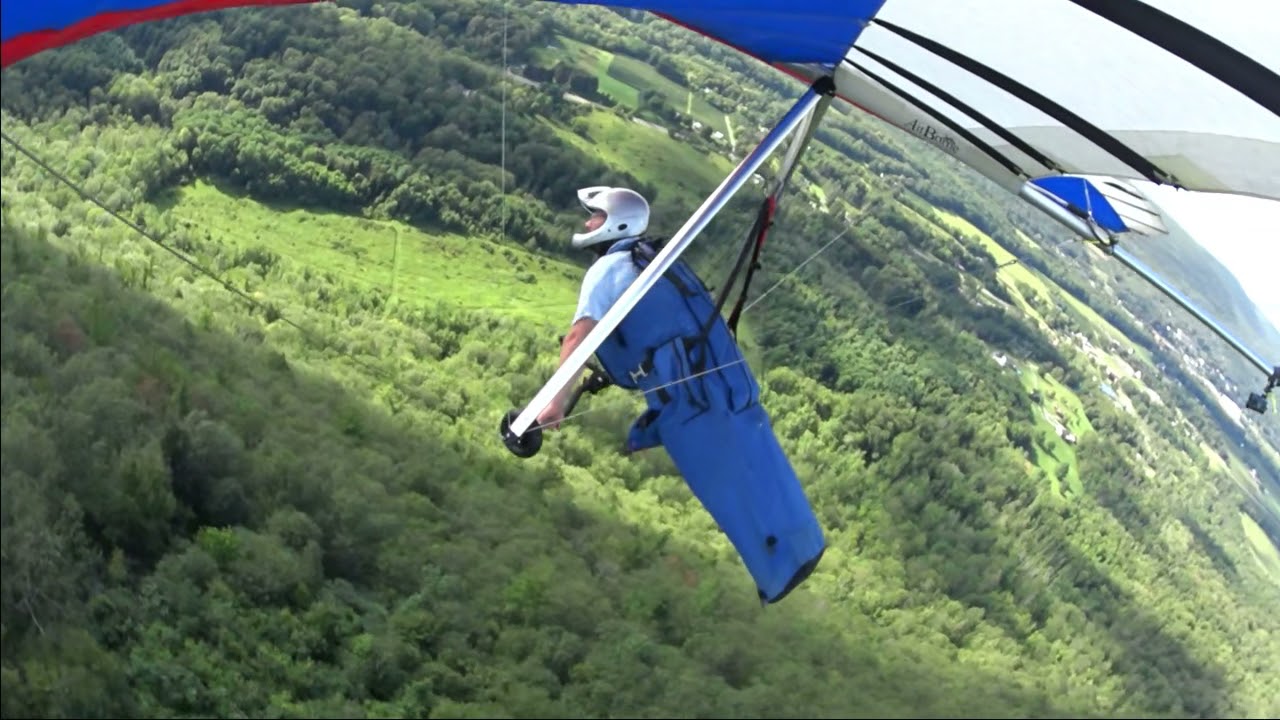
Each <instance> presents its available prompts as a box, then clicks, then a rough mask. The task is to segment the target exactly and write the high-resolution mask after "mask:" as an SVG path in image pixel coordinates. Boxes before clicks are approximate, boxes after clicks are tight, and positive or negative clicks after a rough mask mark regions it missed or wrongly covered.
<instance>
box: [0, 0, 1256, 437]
mask: <svg viewBox="0 0 1280 720" xmlns="http://www.w3.org/2000/svg"><path fill="white" fill-rule="evenodd" d="M309 1H311V0H258V1H257V2H253V1H248V0H177V1H170V2H155V1H154V0H39V1H35V0H32V1H28V2H19V1H16V0H11V1H10V2H6V3H4V4H3V5H2V6H0V12H2V17H0V36H2V38H3V52H2V59H0V61H2V65H3V66H4V67H8V66H9V65H10V64H12V63H14V62H17V61H19V60H21V59H23V58H25V57H28V56H30V55H33V54H35V53H38V52H41V51H43V50H47V49H50V48H54V47H58V46H61V45H66V44H68V43H71V42H74V41H77V40H79V39H82V38H84V37H87V36H89V35H93V34H95V33H99V32H104V31H108V30H114V29H117V28H120V27H123V26H125V25H129V24H132V23H137V22H143V21H147V20H157V19H161V18H167V17H174V16H178V15H184V14H189V13H194V12H201V11H207V10H217V9H224V8H229V7H236V6H253V5H283V4H290V3H301V2H309ZM550 1H563V2H565V4H591V5H603V6H612V7H618V8H631V9H636V10H644V11H648V12H651V13H654V14H655V15H657V16H659V17H662V18H664V19H666V20H668V21H671V22H673V23H677V24H679V25H682V26H684V27H687V28H690V29H692V30H694V31H696V32H698V33H701V34H703V35H705V36H707V37H708V38H711V39H713V40H716V41H718V42H720V43H723V44H724V45H726V46H729V47H732V48H734V49H736V50H738V51H740V52H742V53H744V54H747V55H750V56H752V57H754V58H756V59H758V60H759V61H761V62H763V63H766V64H768V65H770V66H773V67H775V68H778V69H779V70H782V71H784V72H786V73H788V74H790V75H791V76H793V77H795V78H797V79H798V80H801V81H803V82H807V83H809V85H810V87H809V89H808V91H807V92H806V93H805V94H804V96H803V97H802V98H801V99H800V100H799V101H798V102H797V104H796V105H795V107H793V108H792V110H791V111H789V112H788V114H787V115H786V116H785V117H784V118H783V119H782V120H781V121H780V122H779V124H778V125H777V126H775V127H774V129H773V131H772V132H771V133H770V134H769V135H768V136H766V138H765V139H764V140H763V141H761V143H760V145H759V146H758V147H757V148H756V149H755V151H754V152H753V153H752V154H750V155H748V156H747V158H745V159H744V160H743V161H742V163H741V164H740V165H739V166H738V168H736V169H735V170H734V172H733V173H732V174H731V175H730V176H729V177H727V178H726V179H725V182H724V183H723V184H722V185H721V186H720V187H719V188H717V189H716V191H715V192H714V193H713V194H712V195H711V196H710V197H709V198H708V199H707V201H706V203H704V204H703V206H702V207H700V208H699V209H698V211H697V212H696V213H695V214H694V216H693V217H691V218H690V219H689V222H687V223H686V224H685V225H684V227H682V228H681V229H680V231H679V232H678V233H677V235H676V236H674V237H673V238H672V240H671V242H670V243H669V244H668V245H667V247H666V248H665V249H664V251H663V254H662V255H660V256H659V258H658V259H656V260H655V262H654V264H653V265H652V266H650V269H653V270H654V271H655V274H654V275H650V276H648V277H646V276H643V275H642V276H641V278H639V279H638V280H637V281H636V283H635V285H634V286H633V287H632V288H631V289H630V290H629V291H628V293H627V294H626V295H624V296H623V298H622V300H621V301H620V302H619V303H618V305H617V306H616V307H615V310H616V313H615V312H611V313H609V314H607V315H606V317H605V319H604V320H603V321H602V322H601V323H600V326H599V327H597V328H596V332H594V333H592V335H590V336H588V338H587V339H586V340H585V341H584V342H583V343H582V345H580V346H579V350H580V351H582V352H579V353H576V354H575V355H574V356H573V357H571V358H570V362H568V363H566V364H565V366H563V367H562V368H561V370H562V371H564V372H557V373H556V375H555V376H553V377H552V379H551V380H550V381H548V383H547V385H546V386H545V387H544V388H543V389H542V391H540V392H539V393H538V395H536V396H535V398H534V402H532V403H531V404H530V405H529V406H528V407H526V408H525V410H524V411H523V412H522V413H521V414H520V416H519V417H518V418H517V419H516V420H515V421H514V422H512V423H510V426H509V427H505V426H504V427H505V431H506V432H509V433H512V434H513V436H514V437H517V438H518V437H519V436H521V435H523V434H524V432H525V431H526V430H527V429H528V427H529V426H530V424H531V423H532V420H533V418H534V417H535V416H536V415H537V412H538V411H539V410H540V409H541V408H542V406H544V405H545V404H546V402H547V401H548V400H549V399H550V398H551V397H552V396H554V394H555V393H556V392H558V391H559V390H560V389H561V388H562V387H564V386H565V385H567V384H568V383H569V382H570V380H571V378H572V376H573V375H574V374H575V373H576V372H577V370H579V369H580V368H581V367H582V366H583V365H584V364H585V363H586V361H587V359H588V358H589V357H590V355H591V353H592V352H594V351H595V349H596V348H598V347H599V346H600V344H601V342H602V341H603V340H604V338H605V336H606V335H607V334H608V332H610V331H611V330H612V329H613V328H614V327H616V325H617V324H618V322H619V321H620V320H621V318H622V317H623V316H624V315H625V313H627V312H629V311H630V309H631V308H632V307H634V305H635V303H636V300H637V299H638V298H639V296H641V295H643V294H644V292H646V291H647V289H648V287H650V286H651V285H652V282H653V280H654V278H655V277H656V274H660V273H661V272H663V271H665V269H666V268H667V267H669V266H670V265H671V264H672V263H674V262H675V260H676V259H677V257H678V255H679V254H680V253H681V252H683V251H684V249H685V247H686V246H687V244H688V242H689V241H690V240H692V238H693V237H694V236H696V235H697V234H698V233H699V232H700V231H701V230H702V228H703V227H704V226H705V225H706V224H707V222H709V221H710V219H711V217H713V216H714V215H715V214H716V213H717V212H718V211H719V210H720V208H721V207H723V205H724V204H725V203H726V202H727V201H728V199H729V198H730V197H731V196H732V195H733V194H734V193H736V192H737V190H738V189H739V188H741V186H742V185H743V184H744V183H745V181H746V179H747V178H749V177H750V175H751V173H753V172H754V171H755V170H756V169H758V168H759V167H760V166H761V165H762V164H763V162H764V161H765V160H766V159H767V157H768V155H769V154H770V153H772V152H773V151H774V150H776V149H777V148H778V147H779V146H780V145H781V143H782V141H783V140H785V139H786V137H787V136H788V135H789V134H790V133H792V132H793V131H795V130H796V129H797V128H803V131H802V133H801V134H802V135H804V137H803V138H801V139H800V140H799V141H798V142H797V143H796V144H794V145H793V149H792V151H791V152H790V153H789V154H790V155H791V156H792V157H790V158H789V160H788V166H790V165H791V164H792V162H791V161H793V160H794V159H795V157H798V155H799V154H800V151H803V148H804V145H805V144H807V142H808V139H809V136H810V135H811V128H810V121H815V122H816V121H818V120H820V115H821V112H822V111H823V110H825V108H826V107H827V104H828V103H829V102H830V100H831V99H832V98H839V99H842V100H844V101H847V102H849V103H851V104H852V105H854V106H856V107H858V108H861V109H862V110H864V111H866V112H868V113H870V114H872V115H874V116H876V117H878V118H880V119H881V120H883V121H885V122H888V123H890V124H892V125H894V126H896V127H898V128H901V129H903V130H905V131H907V132H909V133H912V134H914V135H916V136H917V137H920V138H921V139H923V140H925V141H926V142H929V143H931V144H932V145H934V146H935V147H937V148H938V149H940V150H941V151H943V152H945V153H947V154H949V155H952V156H953V157H955V158H957V159H958V160H960V161H961V162H963V163H965V164H966V165H968V166H970V167H972V168H974V169H975V170H977V171H978V172H980V173H982V174H983V175H985V176H986V177H988V178H990V179H991V180H993V181H994V182H995V183H997V184H998V185H1000V186H1001V187H1004V188H1005V189H1007V190H1008V191H1009V192H1011V193H1013V194H1016V195H1018V196H1020V197H1022V198H1023V199H1025V200H1026V201H1027V202H1029V203H1031V204H1032V205H1034V206H1036V207H1037V208H1039V209H1040V210H1042V211H1044V212H1045V213H1047V214H1048V215H1049V216H1051V217H1053V218H1054V219H1055V220H1058V221H1059V222H1060V223H1062V224H1064V225H1065V226H1066V227H1068V228H1070V229H1071V230H1073V231H1074V232H1076V233H1078V234H1080V235H1081V236H1082V237H1084V238H1087V239H1089V240H1091V241H1093V242H1095V243H1097V244H1098V245H1099V246H1100V247H1102V248H1103V249H1104V250H1106V251H1108V252H1109V253H1110V254H1111V255H1112V256H1113V257H1116V258H1117V259H1119V260H1120V261H1121V262H1123V263H1125V264H1126V265H1127V266H1129V267H1130V268H1132V269H1133V270H1135V271H1136V272H1138V273H1139V274H1141V275H1142V276H1143V277H1144V278H1145V279H1147V280H1148V281H1149V282H1151V283H1152V284H1154V285H1155V286H1156V287H1158V288H1160V289H1161V290H1162V291H1163V292H1165V293H1166V294H1167V295H1169V297H1171V298H1172V299H1174V300H1175V301H1177V302H1178V303H1179V304H1181V305H1182V306H1183V307H1184V308H1186V309H1187V310H1188V311H1190V312H1191V313H1192V314H1194V315H1195V316H1196V317H1197V318H1198V319H1200V320H1201V321H1202V322H1204V323H1205V324H1206V326H1208V327H1209V328H1210V329H1212V330H1213V331H1215V332H1216V333H1217V334H1218V335H1219V336H1220V337H1221V338H1222V339H1223V340H1225V341H1226V342H1228V343H1229V344H1230V345H1231V346H1232V347H1234V348H1235V349H1236V350H1237V351H1238V352H1240V353H1241V354H1242V355H1243V356H1244V357H1245V358H1246V359H1247V360H1248V361H1249V362H1250V363H1251V364H1253V365H1254V366H1255V367H1257V368H1258V369H1259V370H1260V371H1261V372H1262V373H1263V374H1264V375H1265V376H1267V377H1268V378H1269V379H1271V378H1274V376H1275V373H1276V369H1275V364H1274V363H1271V364H1269V363H1267V362H1264V361H1263V359H1262V358H1261V357H1259V355H1258V354H1257V353H1255V352H1253V351H1251V350H1250V349H1249V348H1247V347H1246V346H1245V345H1244V343H1242V342H1241V341H1240V340H1239V339H1238V338H1236V337H1235V336H1234V335H1232V334H1231V333H1230V332H1228V331H1227V330H1226V329H1225V328H1223V327H1222V326H1221V325H1220V324H1219V323H1217V322H1215V321H1214V320H1213V319H1212V318H1211V317H1209V316H1208V315H1207V314H1206V313H1205V312H1203V311H1202V310H1200V309H1199V308H1197V307H1195V306H1194V304H1192V303H1191V302H1190V301H1189V300H1188V299H1187V298H1186V297H1185V296H1183V295H1182V294H1181V293H1179V292H1177V291H1176V290H1174V289H1173V288H1171V287H1170V286H1169V285H1168V284H1167V283H1165V282H1163V281H1162V280H1160V279H1159V278H1158V277H1156V276H1155V275H1153V274H1152V273H1151V272H1150V271H1149V270H1148V269H1146V268H1145V267H1143V266H1142V265H1141V264H1140V263H1137V262H1136V260H1134V259H1133V258H1132V257H1131V256H1130V255H1128V254H1127V253H1124V252H1123V251H1122V250H1121V249H1120V248H1118V247H1117V239H1118V238H1119V237H1120V236H1122V235H1124V234H1126V233H1137V234H1139V235H1153V234H1159V233H1161V232H1163V231H1164V226H1163V222H1162V220H1161V213H1160V211H1159V209H1158V208H1156V207H1155V206H1154V205H1153V204H1152V203H1151V202H1149V201H1148V199H1147V198H1146V197H1145V196H1143V195H1142V193H1141V192H1139V191H1138V190H1137V189H1136V188H1135V186H1134V185H1132V184H1131V183H1130V182H1129V181H1130V180H1135V181H1142V180H1146V181H1150V182H1153V183H1156V184H1161V185H1170V186H1174V187H1178V188H1183V189H1187V190H1195V191H1204V192H1214V193H1231V194H1241V195H1251V196H1255V197H1262V198H1270V199H1274V200H1280V75H1278V74H1277V73H1278V72H1280V42H1277V41H1276V38H1275V33H1276V28H1280V2H1271V1H1270V0H1215V1H1214V2H1212V3H1209V2H1204V1H1203V0H1151V1H1150V2H1141V1H1140V0H947V1H945V2H940V1H938V0H812V1H805V0H754V1H749V2H730V1H729V0H711V1H704V2H698V1H696V0H620V1H617V2H608V1H596V2H581V1H580V0H550ZM797 148H798V151H797ZM610 316H613V317H610ZM1274 384H1275V383H1270V384H1269V386H1268V389H1269V388H1270V387H1271V386H1273V385H1274ZM1253 405H1254V403H1251V404H1250V406H1251V407H1252V406H1253Z"/></svg>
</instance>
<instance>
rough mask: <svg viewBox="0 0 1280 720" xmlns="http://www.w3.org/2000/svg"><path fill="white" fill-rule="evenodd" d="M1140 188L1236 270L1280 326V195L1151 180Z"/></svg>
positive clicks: (1278, 327)
mask: <svg viewBox="0 0 1280 720" xmlns="http://www.w3.org/2000/svg"><path fill="white" fill-rule="evenodd" d="M1142 190H1143V191H1144V192H1146V193H1148V194H1149V196H1150V197H1151V199H1152V200H1154V201H1155V202H1156V203H1157V204H1159V205H1160V207H1161V208H1163V209H1164V210H1165V212H1167V213H1168V214H1169V215H1170V216H1172V217H1173V219H1174V220H1175V221H1177V223H1178V224H1179V225H1181V226H1182V227H1183V229H1185V230H1186V231H1187V232H1189V233H1191V236H1192V237H1193V238H1195V240H1196V242H1198V243H1200V245H1202V246H1203V247H1204V248H1205V249H1206V250H1208V251H1209V252H1210V253H1213V255H1214V257H1216V258H1218V260H1219V261H1220V262H1221V263H1222V264H1223V265H1225V266H1226V267H1227V269H1228V270H1229V271H1231V274H1233V275H1235V276H1236V279H1237V280H1239V281H1240V284H1241V285H1242V286H1243V287H1244V291H1245V292H1246V293H1248V294H1249V298H1250V299H1252V300H1253V302H1254V304H1255V305H1257V306H1258V309H1259V310H1261V311H1262V314H1263V315H1265V316H1266V318H1267V319H1268V320H1270V321H1271V324H1272V325H1274V326H1276V328H1277V329H1280V201H1276V200H1264V199H1259V198H1253V197H1246V196H1242V195H1225V194H1219V193H1201V192H1188V191H1179V190H1176V189H1173V188H1170V187H1168V186H1159V187H1157V186H1155V185H1150V184H1144V185H1143V187H1142Z"/></svg>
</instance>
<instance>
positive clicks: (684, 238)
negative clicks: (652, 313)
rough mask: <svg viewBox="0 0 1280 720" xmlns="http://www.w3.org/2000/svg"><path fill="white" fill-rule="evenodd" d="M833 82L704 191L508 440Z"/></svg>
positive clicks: (807, 97)
mask: <svg viewBox="0 0 1280 720" xmlns="http://www.w3.org/2000/svg"><path fill="white" fill-rule="evenodd" d="M834 89H835V86H834V83H832V82H831V80H830V78H825V77H824V78H820V79H819V80H817V81H816V82H814V83H813V85H811V86H810V87H809V89H808V90H806V91H805V93H804V95H802V96H801V97H800V99H799V100H797V101H796V103H795V105H793V106H792V107H791V109H790V110H788V111H787V113H786V114H785V115H784V116H783V117H782V119H781V120H779V121H778V124H777V125H775V126H774V127H773V129H772V130H770V131H769V134H767V135H765V137H764V139H762V140H761V141H760V144H759V145H757V146H756V148H755V149H754V150H753V151H752V152H751V154H750V155H747V156H746V157H745V158H743V159H742V162H740V163H738V166H737V167H736V168H734V170H733V172H731V173H730V174H729V175H728V176H727V177H726V178H725V179H724V181H723V182H721V183H720V186H719V187H717V188H716V189H715V191H714V192H712V193H711V195H709V196H708V197H707V199H706V200H705V201H704V202H703V203H702V205H701V207H699V208H698V209H697V210H696V211H695V212H694V213H693V215H691V216H690V217H689V219H688V221H686V222H685V224H684V225H683V226H682V227H681V228H680V230H679V231H677V232H676V234H675V235H674V236H673V237H672V239H671V241H670V242H668V243H667V244H666V245H665V246H663V248H662V250H661V251H660V252H659V253H658V254H657V256H655V257H654V259H653V262H651V263H649V265H648V267H646V268H645V269H644V270H643V271H642V272H641V273H640V275H639V277H637V278H636V279H635V281H633V282H632V283H631V285H630V286H629V287H628V288H627V289H626V290H625V291H624V292H623V293H622V296H621V297H619V298H618V300H617V302H615V303H614V304H613V306H612V307H611V308H609V311H608V312H606V313H605V314H604V317H602V318H600V321H599V322H598V323H597V324H596V326H595V327H594V328H592V329H591V332H589V333H587V336H586V337H585V338H583V340H582V342H581V343H580V344H579V345H578V346H577V347H576V348H574V349H573V352H571V353H569V357H567V358H565V361H564V362H563V363H561V365H560V367H559V368H558V369H557V370H556V371H555V373H554V374H553V375H552V376H551V379H549V380H548V381H547V382H546V384H544V385H543V386H542V389H541V390H539V391H538V393H537V394H536V395H534V396H533V400H531V401H530V402H529V404H528V405H526V406H525V407H524V409H523V410H521V411H520V413H519V414H518V415H517V416H516V417H515V419H514V420H511V421H510V423H509V424H508V423H507V422H506V421H505V420H504V421H503V424H502V435H503V439H504V441H506V442H507V444H508V446H511V444H512V443H513V442H516V443H518V442H519V441H520V439H521V437H522V436H523V435H524V434H525V432H526V431H527V430H528V429H529V426H530V425H532V424H533V422H534V420H536V419H537V417H538V414H539V413H541V412H542V411H543V410H544V409H545V408H546V407H547V405H549V404H550V403H551V401H552V400H553V399H554V398H555V397H556V396H557V395H558V394H560V392H562V391H563V390H564V388H566V387H568V385H569V384H570V383H571V382H573V379H574V377H575V376H576V375H577V374H578V371H579V370H581V369H582V367H583V366H584V365H585V364H586V363H587V360H589V359H590V358H591V356H592V355H593V354H594V353H595V351H596V350H597V349H599V347H600V345H602V344H603V343H604V341H605V339H606V338H608V336H609V334H610V333H612V332H613V331H614V329H615V328H617V327H618V325H619V324H621V323H622V319H623V318H624V317H626V315H627V313H629V312H631V310H632V309H633V308H634V307H635V306H636V304H637V303H639V302H640V298H642V297H643V296H644V295H645V293H647V292H649V290H650V289H651V288H652V287H653V286H654V285H655V284H656V283H657V282H658V279H659V278H660V277H661V276H662V274H663V273H665V272H666V271H667V269H668V268H669V267H671V266H672V265H673V264H675V261H676V260H677V259H678V258H679V257H680V254H681V253H682V252H684V251H685V249H686V248H687V247H688V246H689V243H690V242H691V241H692V240H693V238H695V237H697V235H698V233H700V232H702V230H703V228H705V227H706V225H707V223H709V222H710V221H711V219H712V218H713V217H715V215H716V214H717V213H719V212H720V210H722V209H723V208H724V206H725V205H726V204H727V203H728V202H729V199H730V198H732V197H733V196H734V194H736V193H737V192H738V190H740V189H741V188H742V186H743V185H745V184H746V183H747V181H748V180H749V179H750V178H751V175H752V174H753V173H755V171H756V170H758V169H759V168H760V166H761V165H763V164H764V161H765V160H767V159H768V158H769V156H770V155H771V154H773V152H774V151H775V150H776V149H777V148H778V146H779V145H781V144H782V142H783V141H784V140H785V139H786V138H787V137H788V136H789V135H790V134H791V133H792V131H794V130H795V129H796V127H797V126H798V125H799V124H800V123H801V122H802V121H804V120H805V119H806V118H807V117H808V115H809V113H810V112H812V111H813V109H814V107H815V106H816V105H817V104H818V102H819V101H820V100H821V99H822V97H823V96H825V95H830V94H832V93H833V92H834Z"/></svg>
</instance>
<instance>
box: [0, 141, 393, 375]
mask: <svg viewBox="0 0 1280 720" xmlns="http://www.w3.org/2000/svg"><path fill="white" fill-rule="evenodd" d="M0 138H2V139H3V140H4V141H5V142H7V143H9V144H10V145H12V146H13V147H14V149H15V150H17V151H18V152H19V153H21V154H23V155H25V156H26V157H27V158H28V159H30V160H31V161H32V162H34V163H35V164H36V165H38V166H39V167H40V168H41V169H43V170H44V171H45V172H47V173H49V174H50V175H51V176H53V178H54V179H56V180H58V181H59V182H61V183H62V184H64V185H66V186H67V187H68V188H70V189H71V190H72V191H73V192H75V193H76V194H77V195H79V196H80V198H81V199H83V200H84V201H86V202H88V203H91V204H93V205H95V206H97V207H98V208H100V209H101V210H103V211H104V212H106V213H107V214H108V215H110V216H111V217H113V218H115V219H116V220H119V221H120V222H121V223H123V224H124V225H125V226H127V227H128V228H129V229H131V230H133V231H134V232H136V233H137V234H138V235H140V236H141V237H143V238H145V239H147V240H149V241H150V242H152V243H153V244H155V245H156V246H157V247H159V248H160V249H162V250H164V251H165V252H167V253H169V254H170V255H172V256H174V257H175V258H177V259H178V260H179V261H181V262H182V263H183V264H185V265H187V266H188V267H190V268H191V269H193V270H195V271H196V272H198V273H200V274H201V275H203V276H205V277H207V278H209V279H210V280H212V281H213V282H215V283H217V284H218V285H221V286H222V287H223V288H224V289H225V290H227V291H228V292H230V293H231V294H233V295H235V296H236V297H238V298H240V299H241V300H243V301H245V302H246V303H248V304H249V305H251V306H252V307H253V308H254V309H256V310H259V311H261V312H263V314H264V315H266V314H267V313H268V312H270V313H274V315H275V317H276V318H277V319H278V320H279V321H280V322H282V323H284V324H286V325H288V326H289V327H292V328H293V329H295V330H297V331H298V332H299V333H300V334H301V335H302V336H303V337H304V338H305V339H306V340H308V341H310V342H311V343H313V344H314V345H315V346H316V347H319V348H324V347H331V345H330V344H329V343H327V342H326V341H325V339H324V337H323V336H322V335H320V334H319V333H317V332H315V331H314V330H312V329H311V328H308V327H306V326H305V325H303V324H301V323H299V322H297V321H295V320H293V319H292V318H290V317H288V316H287V315H285V314H284V313H283V312H282V311H281V310H280V309H279V308H276V307H273V306H271V305H269V304H267V303H263V302H262V301H260V300H258V299H257V298H255V297H253V296H252V295H250V294H249V293H247V292H245V291H243V290H241V289H240V288H238V287H236V286H235V285H233V284H232V283H231V282H230V281H228V280H226V279H224V278H222V277H221V276H219V275H218V274H217V273H216V272H214V271H212V270H210V269H208V268H207V267H205V266H204V265H201V264H200V263H198V262H196V261H195V260H193V259H191V258H190V257H188V256H187V255H185V254H184V253H183V252H182V251H180V250H178V249H177V248H174V247H173V246H171V245H168V244H166V243H165V242H164V241H163V240H161V239H160V238H159V237H157V236H156V235H155V234H154V233H152V232H150V231H149V230H147V229H146V228H144V227H141V226H140V225H138V224H137V223H135V222H133V221H132V220H130V219H129V218H127V217H125V216H124V215H122V214H120V213H119V212H117V211H116V210H114V209H112V208H111V207H109V206H108V205H107V204H106V203H104V202H102V201H101V200H99V199H98V198H96V197H94V196H93V195H92V194H91V193H89V192H88V191H86V190H84V189H83V188H82V187H80V185H79V184H78V183H76V182H75V181H74V180H72V179H71V178H69V177H67V176H66V175H64V174H63V173H61V172H59V171H58V170H56V169H54V168H53V167H52V166H50V165H49V163H47V162H45V160H44V159H43V158H41V157H40V156H39V155H37V154H36V153H35V152H33V151H32V150H30V149H28V148H27V147H26V146H25V145H23V144H22V143H21V142H19V141H17V140H15V139H14V138H12V137H10V136H9V134H8V133H7V132H5V131H4V130H3V129H0ZM334 350H335V351H336V352H337V353H338V354H339V355H341V356H343V357H345V358H347V359H349V360H351V361H352V362H353V363H355V364H357V365H359V366H360V367H361V368H363V369H364V370H365V371H367V372H368V373H369V374H370V375H371V376H373V377H374V378H377V379H380V380H382V381H383V382H386V383H387V384H389V385H391V386H392V387H394V388H396V389H398V390H400V391H401V392H403V393H405V394H406V395H413V394H414V393H412V392H410V391H409V390H407V389H405V388H404V387H402V386H401V385H400V384H399V383H398V382H397V381H396V380H394V379H392V378H391V377H389V376H388V375H387V374H386V373H385V372H384V371H383V370H382V369H381V368H379V367H377V366H375V365H371V364H370V363H368V362H367V361H365V360H363V359H361V358H359V357H357V356H355V355H352V354H351V353H349V352H345V351H342V350H338V349H336V348H334Z"/></svg>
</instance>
